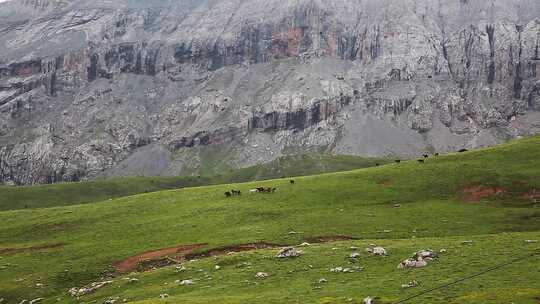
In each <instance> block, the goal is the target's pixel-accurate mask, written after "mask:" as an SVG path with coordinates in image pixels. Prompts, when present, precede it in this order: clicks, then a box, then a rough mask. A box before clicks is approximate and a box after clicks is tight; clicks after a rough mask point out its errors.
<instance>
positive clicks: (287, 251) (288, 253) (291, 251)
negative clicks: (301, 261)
mask: <svg viewBox="0 0 540 304" xmlns="http://www.w3.org/2000/svg"><path fill="white" fill-rule="evenodd" d="M302 254H304V252H303V251H302V250H298V249H296V248H294V247H285V248H282V249H281V250H280V251H279V252H278V253H277V254H276V258H295V257H299V256H301V255H302Z"/></svg>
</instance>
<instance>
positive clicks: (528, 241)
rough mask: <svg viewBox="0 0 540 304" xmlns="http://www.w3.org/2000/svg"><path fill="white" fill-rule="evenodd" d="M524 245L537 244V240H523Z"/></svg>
mask: <svg viewBox="0 0 540 304" xmlns="http://www.w3.org/2000/svg"><path fill="white" fill-rule="evenodd" d="M525 243H527V244H533V243H538V240H525Z"/></svg>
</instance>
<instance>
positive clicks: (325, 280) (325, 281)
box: [319, 278, 328, 284]
mask: <svg viewBox="0 0 540 304" xmlns="http://www.w3.org/2000/svg"><path fill="white" fill-rule="evenodd" d="M327 282H328V280H327V279H325V278H322V279H320V280H319V284H323V283H327Z"/></svg>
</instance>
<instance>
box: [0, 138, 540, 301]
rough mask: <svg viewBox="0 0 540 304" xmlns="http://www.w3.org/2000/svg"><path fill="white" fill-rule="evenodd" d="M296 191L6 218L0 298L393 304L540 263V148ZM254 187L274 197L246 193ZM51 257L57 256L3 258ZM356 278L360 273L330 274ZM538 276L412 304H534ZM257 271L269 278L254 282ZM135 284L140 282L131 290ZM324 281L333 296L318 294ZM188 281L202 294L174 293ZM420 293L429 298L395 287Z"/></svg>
mask: <svg viewBox="0 0 540 304" xmlns="http://www.w3.org/2000/svg"><path fill="white" fill-rule="evenodd" d="M291 167H294V166H291ZM284 175H286V174H284ZM295 180H296V183H295V184H294V185H291V184H290V183H289V180H288V179H276V180H266V181H260V182H250V183H243V184H232V185H213V186H205V187H193V188H185V189H177V190H169V191H162V192H155V193H147V194H140V195H135V196H129V197H122V198H117V199H113V200H107V201H103V202H97V203H93V204H84V205H73V206H62V207H54V208H43V209H31V210H12V211H3V212H0V223H1V225H0V257H1V258H0V298H4V299H5V301H6V303H19V302H20V301H21V300H22V299H28V300H30V299H33V298H38V297H43V298H45V299H44V300H43V301H42V302H41V303H73V302H81V303H90V302H92V303H103V302H104V301H105V300H107V299H109V298H110V297H113V298H116V297H118V299H119V300H118V301H119V302H122V300H123V299H126V300H127V301H129V302H137V303H361V300H362V298H363V297H366V296H371V297H379V298H380V299H379V303H395V302H397V301H398V300H399V299H402V298H405V297H407V296H410V295H412V294H415V293H417V292H420V291H422V290H425V289H429V288H432V287H435V286H438V285H440V284H444V283H449V282H451V281H453V280H456V279H459V278H462V277H465V276H468V275H471V274H474V273H476V272H479V271H483V270H485V269H488V268H490V267H493V266H495V265H498V264H500V263H504V262H507V261H509V260H512V259H514V258H517V257H521V256H526V255H527V254H531V253H533V252H537V251H538V250H540V243H532V242H530V243H527V242H525V240H540V206H538V204H537V203H535V202H534V200H533V199H530V198H528V197H526V196H525V194H527V193H530V192H531V191H532V190H533V189H540V137H532V138H527V139H522V140H517V141H512V142H509V143H507V144H504V145H501V146H498V147H494V148H488V149H482V150H478V151H472V152H467V153H462V154H450V155H443V156H439V157H437V158H430V159H428V160H427V161H426V163H424V164H421V163H418V162H416V161H414V160H413V161H408V162H403V163H401V164H388V165H385V166H380V167H372V168H367V169H360V170H354V171H349V172H339V173H331V174H324V175H316V176H307V177H300V178H295ZM480 185H481V186H483V187H484V189H491V187H493V189H495V188H497V189H500V191H499V194H497V195H489V192H487V194H486V195H485V196H483V197H480V200H478V201H474V202H471V201H468V200H467V198H466V195H465V194H464V191H465V190H467V189H469V188H471V187H472V186H480ZM257 186H267V187H277V189H278V190H277V191H276V193H274V194H247V193H246V192H247V190H249V189H252V188H254V187H257ZM231 188H236V189H240V190H242V191H243V192H244V193H246V194H244V195H242V196H240V197H232V198H226V197H225V196H224V195H223V192H224V191H227V190H229V189H231ZM396 204H400V206H401V207H399V208H396V207H395V205H396ZM291 231H294V232H296V233H291ZM335 235H346V236H350V237H354V238H356V240H351V241H346V242H338V243H326V244H312V246H309V247H305V248H302V249H303V250H304V251H305V254H304V255H303V256H301V257H299V258H295V259H285V260H281V259H280V260H278V259H275V258H273V255H274V254H275V252H276V250H272V249H267V250H258V251H253V252H244V253H237V254H233V255H225V256H217V257H210V258H204V259H199V260H198V261H193V262H187V263H185V266H186V268H187V270H186V271H184V272H180V273H177V272H175V268H174V267H165V268H160V269H156V270H154V271H149V272H144V273H134V274H128V275H115V276H114V278H113V279H112V280H113V281H114V283H113V284H111V285H108V286H106V287H103V288H102V289H100V290H98V291H97V292H96V293H93V294H90V295H87V296H83V297H81V298H80V299H78V300H77V299H74V298H72V297H70V296H69V295H68V294H67V290H68V289H69V288H71V287H75V286H78V287H80V286H84V285H86V284H89V283H91V282H95V281H99V280H101V279H103V278H105V277H109V276H110V275H112V274H114V268H113V267H112V266H111V265H112V264H113V263H114V262H117V261H120V260H122V259H123V258H126V257H129V256H132V255H136V254H139V253H142V252H146V251H149V250H155V249H160V248H167V247H172V246H176V245H182V244H200V243H205V244H207V245H206V246H205V247H204V248H202V249H200V250H202V251H204V250H207V249H210V248H215V247H219V246H226V245H235V244H244V243H252V242H262V241H264V242H269V243H276V244H290V245H296V244H300V243H302V242H304V241H308V242H310V241H312V240H313V239H314V238H317V237H320V236H335ZM465 240H471V241H472V243H470V244H464V243H463V241H465ZM369 244H377V245H381V246H384V247H385V248H386V249H387V250H388V253H389V255H388V256H387V257H373V256H369V255H368V254H367V253H365V252H364V248H365V247H366V246H368V245H369ZM45 245H57V246H53V248H49V249H36V250H26V251H25V250H20V251H18V252H15V251H13V250H11V252H9V251H5V249H7V248H11V249H15V248H19V249H21V248H30V247H35V246H45ZM351 246H356V247H359V251H360V252H361V257H360V258H359V259H358V261H356V262H355V261H351V260H350V259H348V258H347V257H348V255H349V254H350V253H351V249H350V247H351ZM426 248H432V249H434V250H439V249H442V248H445V249H447V252H446V253H443V254H441V255H440V257H439V258H438V259H437V260H435V261H433V262H431V263H430V264H429V265H428V266H427V267H425V268H421V269H414V270H399V269H397V268H396V266H397V264H398V263H399V262H400V261H401V260H403V259H405V258H407V257H409V256H410V255H411V254H412V253H413V252H415V251H417V250H420V249H426ZM2 249H4V253H1V252H2ZM354 262H355V263H354ZM215 265H220V266H221V269H219V270H215V269H214V266H215ZM351 265H352V266H355V265H358V266H361V267H364V268H365V269H364V270H363V271H361V272H355V273H332V272H330V271H329V269H330V268H332V267H337V266H344V267H350V266H351ZM539 265H540V257H539V256H538V255H536V256H531V257H529V258H528V259H525V260H523V261H519V262H517V263H515V264H511V265H508V266H506V267H504V268H501V269H499V270H495V271H492V272H488V273H486V274H484V275H482V276H479V277H475V278H472V279H469V280H465V281H463V282H461V283H459V284H455V285H451V286H449V287H446V288H442V289H438V290H435V291H433V292H430V293H428V294H426V295H423V296H421V297H418V298H415V299H413V300H411V302H408V303H530V304H533V303H538V299H537V298H538V297H539V296H540V283H539V282H540V272H539V270H540V269H539ZM259 271H263V272H267V273H269V274H270V277H268V278H267V279H264V280H257V279H255V278H254V275H255V273H256V272H259ZM128 277H129V278H133V277H135V278H138V279H139V281H138V282H136V283H129V282H128V280H125V278H128ZM321 278H325V279H327V280H328V282H327V283H321V284H320V283H318V281H319V279H321ZM183 279H193V280H194V282H195V284H194V285H192V286H179V285H178V284H175V283H174V282H175V281H176V280H183ZM413 279H414V280H417V281H419V282H420V284H421V285H420V286H419V287H416V288H411V289H402V288H401V287H400V286H401V284H405V283H407V282H409V281H410V280H413ZM36 284H43V286H41V285H38V286H39V287H36ZM163 293H167V294H169V295H170V297H168V298H166V299H160V298H159V295H160V294H163Z"/></svg>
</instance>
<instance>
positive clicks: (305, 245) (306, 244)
mask: <svg viewBox="0 0 540 304" xmlns="http://www.w3.org/2000/svg"><path fill="white" fill-rule="evenodd" d="M298 246H299V247H308V246H311V244H310V243H308V242H304V243H302V244H300V245H298Z"/></svg>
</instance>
